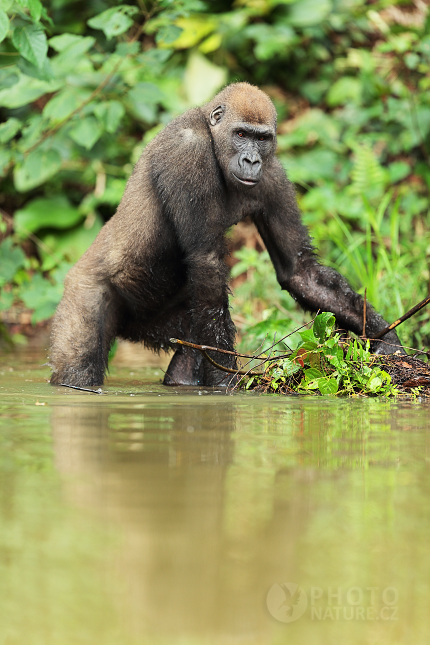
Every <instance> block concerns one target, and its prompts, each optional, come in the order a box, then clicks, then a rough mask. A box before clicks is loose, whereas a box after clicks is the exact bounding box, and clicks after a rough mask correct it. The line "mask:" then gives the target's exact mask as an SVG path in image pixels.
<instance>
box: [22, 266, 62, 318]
mask: <svg viewBox="0 0 430 645" xmlns="http://www.w3.org/2000/svg"><path fill="white" fill-rule="evenodd" d="M62 293H63V287H62V285H61V284H52V283H51V282H50V281H49V280H46V278H44V277H43V276H42V275H41V274H40V273H36V274H35V275H34V276H33V278H32V280H31V282H29V283H28V285H25V286H23V287H22V288H21V290H20V293H19V295H20V297H21V300H22V301H23V302H24V304H25V305H26V306H27V307H28V308H29V309H34V312H33V315H32V318H31V320H32V322H33V323H37V322H40V321H41V320H46V319H47V318H50V317H51V316H52V315H53V313H54V312H55V309H56V307H57V305H58V303H59V302H60V300H61V296H62Z"/></svg>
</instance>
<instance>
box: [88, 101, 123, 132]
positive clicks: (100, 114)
mask: <svg viewBox="0 0 430 645" xmlns="http://www.w3.org/2000/svg"><path fill="white" fill-rule="evenodd" d="M94 114H95V115H96V117H97V118H98V119H99V120H100V121H101V123H103V125H104V127H105V129H106V130H107V132H110V133H113V132H116V131H117V129H118V126H119V124H120V121H121V119H122V117H123V116H124V114H125V110H124V107H123V105H122V103H120V102H119V101H106V102H105V103H99V104H98V105H96V107H95V108H94Z"/></svg>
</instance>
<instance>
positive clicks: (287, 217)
mask: <svg viewBox="0 0 430 645" xmlns="http://www.w3.org/2000/svg"><path fill="white" fill-rule="evenodd" d="M266 203H267V207H266V208H265V209H264V212H260V213H258V214H256V215H255V217H254V221H255V224H256V226H257V228H258V230H259V232H260V234H261V237H262V238H263V241H264V243H265V245H266V247H267V250H268V251H269V254H270V257H271V259H272V262H273V265H274V267H275V270H276V275H277V279H278V282H279V284H280V285H281V287H282V288H283V289H285V290H287V291H289V293H290V294H291V295H292V296H293V298H294V299H295V300H297V302H298V303H299V304H300V305H301V307H303V309H305V310H308V311H313V312H315V311H317V310H318V309H320V310H322V311H331V312H332V313H333V314H334V315H335V317H336V321H337V325H338V327H340V328H342V329H345V330H350V331H352V332H354V333H355V334H357V336H360V335H361V334H362V331H363V298H362V297H361V296H360V295H359V294H357V293H355V291H353V290H352V289H351V287H350V285H349V284H348V282H347V281H346V280H345V278H343V277H342V276H341V275H340V274H339V273H338V272H337V271H335V270H334V269H332V268H330V267H325V266H322V265H321V264H319V262H318V261H317V257H316V251H315V248H314V247H313V245H312V241H311V239H310V237H309V233H308V231H307V229H306V227H305V226H304V225H303V223H302V220H301V215H300V212H299V209H298V206H297V203H296V198H295V191H294V187H293V186H292V184H291V183H290V182H289V180H288V179H287V177H286V175H285V171H284V169H283V168H282V167H281V165H280V164H279V162H278V161H277V160H276V161H275V162H274V168H273V171H272V178H271V185H270V194H267V202H266ZM387 326H388V323H387V322H386V321H385V320H384V319H383V318H382V316H380V315H379V314H378V313H377V312H376V311H375V310H374V309H373V307H371V306H370V305H368V306H367V309H366V336H367V337H368V338H372V336H373V335H374V334H377V333H378V332H379V331H381V330H382V329H384V327H387ZM397 350H400V352H401V353H406V352H405V351H404V349H403V348H402V346H401V344H400V341H399V339H398V337H397V334H396V332H395V331H391V332H389V333H388V334H386V335H385V336H384V338H383V340H381V341H375V342H374V343H373V344H372V351H374V352H376V353H379V354H392V353H394V352H395V351H397Z"/></svg>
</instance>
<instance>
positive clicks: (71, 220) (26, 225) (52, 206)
mask: <svg viewBox="0 0 430 645" xmlns="http://www.w3.org/2000/svg"><path fill="white" fill-rule="evenodd" d="M80 221H82V215H81V214H80V213H79V211H78V209H77V208H74V207H73V206H72V205H71V204H70V202H69V201H68V199H67V198H66V197H64V196H63V195H57V196H56V197H50V198H47V197H38V198H36V199H33V200H32V201H30V202H28V203H27V204H26V205H25V207H24V208H20V209H19V210H17V211H16V212H15V216H14V224H15V230H16V232H17V233H18V234H19V235H21V236H26V235H28V233H35V232H36V231H38V230H39V229H41V228H57V229H68V228H71V227H72V226H76V224H78V223H79V222H80Z"/></svg>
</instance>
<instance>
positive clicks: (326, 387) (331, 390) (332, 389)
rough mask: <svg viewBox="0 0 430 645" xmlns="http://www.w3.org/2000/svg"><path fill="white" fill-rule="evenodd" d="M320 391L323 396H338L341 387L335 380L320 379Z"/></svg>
mask: <svg viewBox="0 0 430 645" xmlns="http://www.w3.org/2000/svg"><path fill="white" fill-rule="evenodd" d="M318 389H319V391H320V392H321V394H336V392H337V391H338V389H339V385H338V382H337V380H336V379H335V378H329V379H327V378H320V379H318Z"/></svg>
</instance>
